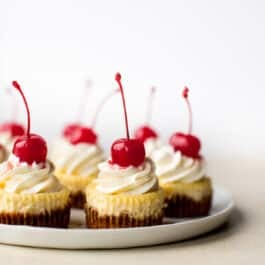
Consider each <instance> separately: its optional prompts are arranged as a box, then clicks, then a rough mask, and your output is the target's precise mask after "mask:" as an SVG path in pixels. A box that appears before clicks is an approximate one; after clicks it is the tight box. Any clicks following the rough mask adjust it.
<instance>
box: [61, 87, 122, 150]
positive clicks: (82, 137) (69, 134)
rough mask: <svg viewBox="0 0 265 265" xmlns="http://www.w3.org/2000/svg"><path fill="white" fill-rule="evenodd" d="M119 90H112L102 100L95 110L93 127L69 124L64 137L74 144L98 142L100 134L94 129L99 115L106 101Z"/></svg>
mask: <svg viewBox="0 0 265 265" xmlns="http://www.w3.org/2000/svg"><path fill="white" fill-rule="evenodd" d="M118 91H119V90H117V89H116V90H114V91H111V93H109V94H108V95H107V96H106V97H105V98H103V100H102V101H101V102H100V104H99V105H98V107H97V110H96V112H95V115H94V118H93V121H92V125H91V127H86V126H82V125H81V124H78V123H77V124H72V125H71V126H68V131H64V137H65V138H67V139H68V141H69V142H70V143H71V144H73V145H76V144H80V143H87V144H96V143H97V140H98V136H97V134H96V132H95V130H94V128H95V126H96V122H97V118H98V115H99V113H100V111H101V110H102V108H103V106H104V105H105V104H106V102H107V101H108V100H109V99H110V98H111V97H112V96H113V95H114V94H116V93H117V92H118Z"/></svg>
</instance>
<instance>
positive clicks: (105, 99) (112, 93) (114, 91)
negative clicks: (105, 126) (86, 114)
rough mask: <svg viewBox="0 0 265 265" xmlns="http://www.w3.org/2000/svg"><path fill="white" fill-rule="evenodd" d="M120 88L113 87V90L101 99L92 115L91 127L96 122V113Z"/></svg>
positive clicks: (97, 113) (93, 126)
mask: <svg viewBox="0 0 265 265" xmlns="http://www.w3.org/2000/svg"><path fill="white" fill-rule="evenodd" d="M119 91H120V90H119V89H115V90H113V91H111V92H110V93H109V94H107V95H106V96H105V97H104V98H103V99H102V101H101V102H100V103H99V105H98V107H97V109H96V112H95V114H94V117H93V119H92V123H91V127H92V128H95V126H96V122H97V119H98V115H99V113H100V112H101V111H102V109H103V107H104V106H105V104H106V103H107V102H108V100H109V99H110V98H111V97H112V96H114V95H115V94H116V93H118V92H119Z"/></svg>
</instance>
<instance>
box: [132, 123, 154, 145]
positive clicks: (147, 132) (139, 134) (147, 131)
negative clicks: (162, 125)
mask: <svg viewBox="0 0 265 265" xmlns="http://www.w3.org/2000/svg"><path fill="white" fill-rule="evenodd" d="M134 136H135V138H136V139H138V140H140V141H141V142H142V143H144V142H145V141H146V140H148V139H151V138H154V139H156V138H157V137H158V135H157V133H156V132H155V130H153V129H152V128H151V127H149V126H147V125H145V126H141V127H139V128H138V129H137V130H136V131H135V134H134Z"/></svg>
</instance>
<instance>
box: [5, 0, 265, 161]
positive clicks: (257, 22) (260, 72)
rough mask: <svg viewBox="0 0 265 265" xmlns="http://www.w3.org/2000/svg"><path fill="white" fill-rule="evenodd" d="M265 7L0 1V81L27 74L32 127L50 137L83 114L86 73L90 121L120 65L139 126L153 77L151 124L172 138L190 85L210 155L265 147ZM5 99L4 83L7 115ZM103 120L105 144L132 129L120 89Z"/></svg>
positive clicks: (183, 123) (192, 1) (257, 2)
mask: <svg viewBox="0 0 265 265" xmlns="http://www.w3.org/2000/svg"><path fill="white" fill-rule="evenodd" d="M264 9H265V2H264V1H262V0H253V1H244V0H243V1H240V0H233V1H230V0H224V1H211V0H202V1H196V0H188V1H186V0H180V1H173V0H171V1H170V0H165V1H162V0H160V1H159V0H158V1H151V0H146V1H140V0H136V1H129V0H125V1H123V0H112V1H102V0H99V1H87V0H78V1H72V0H57V1H53V0H46V1H34V0H24V1H17V0H9V1H4V0H0V80H1V81H2V83H8V82H10V81H11V80H12V79H18V80H19V81H21V83H22V84H23V87H24V88H25V91H26V94H27V95H28V97H29V102H30V106H31V109H32V117H33V123H32V126H33V129H34V130H35V131H36V132H39V133H42V134H44V135H45V136H48V137H49V139H52V138H54V137H55V135H56V134H58V132H59V130H60V129H61V125H62V124H63V122H64V121H69V120H71V119H74V118H75V111H76V110H77V106H76V105H77V103H78V100H79V96H80V94H81V91H82V88H83V85H84V80H85V78H87V77H91V78H92V79H93V81H94V88H95V90H94V92H93V94H92V95H91V99H90V100H89V104H88V108H87V112H86V115H84V120H87V121H88V122H89V121H90V120H91V112H90V111H93V110H94V108H95V106H96V103H97V102H98V100H99V99H100V98H101V96H103V95H104V94H105V93H106V92H107V91H109V90H110V89H112V88H113V87H116V85H115V84H114V81H113V75H114V73H115V72H116V71H117V70H119V71H121V72H122V73H123V75H124V83H125V87H126V95H127V98H128V105H129V118H130V124H131V129H133V127H134V126H135V125H137V124H139V123H141V122H142V121H143V119H144V117H143V115H142V114H143V112H144V111H145V99H146V96H147V93H148V91H147V90H148V88H149V86H150V85H153V84H154V85H156V86H157V87H158V97H157V100H156V102H155V113H154V118H153V124H154V125H155V126H156V127H157V128H159V129H160V132H161V133H162V135H163V137H164V138H165V139H167V138H168V136H169V135H170V134H171V133H172V132H173V131H174V130H186V127H187V115H186V114H187V112H186V108H185V105H184V102H182V100H181V99H180V98H179V95H180V92H181V89H182V87H183V86H184V85H186V84H187V85H189V86H190V87H191V89H192V93H191V101H192V104H193V109H194V116H195V117H194V120H195V124H194V132H195V133H196V134H198V135H199V136H200V137H201V138H202V142H203V153H204V155H205V156H206V158H207V159H211V158H212V157H213V156H215V155H216V156H219V155H220V154H223V155H226V154H227V152H229V153H230V154H232V155H234V154H236V155H238V154H240V155H242V156H244V155H246V156H251V154H257V155H258V154H259V153H261V152H263V150H264V148H265V141H260V139H262V138H263V135H264V133H265V125H264V124H265V123H263V122H262V121H263V120H264V119H263V115H264V112H265V104H263V101H264V98H265V79H264V77H263V76H264V69H265V49H264V47H265V16H264ZM141 95H143V96H142V97H141ZM6 101H7V100H6V98H5V97H4V95H3V92H1V90H0V121H1V120H2V119H4V118H8V115H9V111H8V109H7V108H6V104H7V102H6ZM21 110H22V108H21ZM55 113H56V114H55ZM24 117H25V116H24V112H23V113H21V114H20V119H23V118H24ZM97 128H98V131H99V133H100V135H101V136H102V137H101V142H102V143H103V144H104V146H106V148H108V147H109V145H110V144H111V142H112V141H113V139H114V138H117V137H121V136H124V134H125V133H124V125H123V117H122V112H121V101H120V98H119V97H116V98H115V99H113V100H112V101H111V102H110V103H109V104H108V105H107V106H106V109H105V110H104V112H103V113H102V115H101V116H100V120H99V122H98V126H97ZM228 148H229V150H228Z"/></svg>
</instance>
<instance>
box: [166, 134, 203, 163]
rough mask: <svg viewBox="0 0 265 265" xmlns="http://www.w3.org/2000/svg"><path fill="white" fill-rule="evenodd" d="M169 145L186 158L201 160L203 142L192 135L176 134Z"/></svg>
mask: <svg viewBox="0 0 265 265" xmlns="http://www.w3.org/2000/svg"><path fill="white" fill-rule="evenodd" d="M169 143H170V145H171V146H172V147H173V148H174V150H175V151H180V152H181V153H182V154H183V155H185V156H188V157H192V158H200V149H201V142H200V140H199V139H198V138H197V137H196V136H194V135H192V134H184V133H180V132H178V133H174V134H173V135H172V136H171V137H170V139H169Z"/></svg>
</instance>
